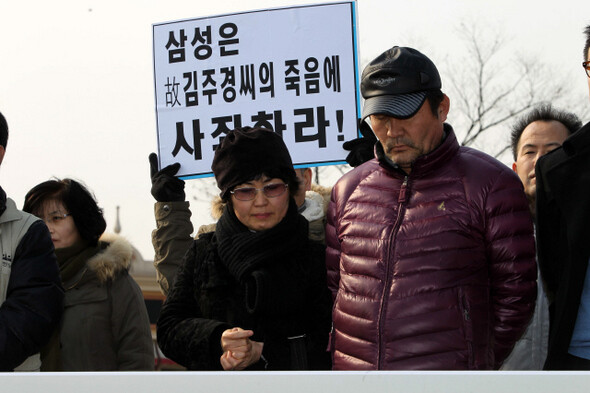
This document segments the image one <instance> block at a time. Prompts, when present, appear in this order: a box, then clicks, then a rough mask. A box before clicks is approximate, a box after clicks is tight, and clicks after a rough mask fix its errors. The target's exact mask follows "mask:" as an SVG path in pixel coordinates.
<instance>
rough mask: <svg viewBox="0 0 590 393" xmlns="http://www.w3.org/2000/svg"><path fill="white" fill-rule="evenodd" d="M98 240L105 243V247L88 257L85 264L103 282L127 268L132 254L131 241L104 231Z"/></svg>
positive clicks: (131, 259) (132, 256) (129, 265)
mask: <svg viewBox="0 0 590 393" xmlns="http://www.w3.org/2000/svg"><path fill="white" fill-rule="evenodd" d="M99 241H100V243H101V245H102V243H105V245H106V248H105V249H103V250H102V251H101V252H99V253H98V254H96V255H95V256H93V257H92V258H90V259H89V260H88V262H87V264H86V265H87V266H88V269H89V270H90V271H93V272H94V273H96V276H97V277H98V279H99V280H100V282H102V283H104V282H107V281H108V280H112V279H113V278H115V277H116V276H117V275H118V274H120V273H121V272H122V271H124V270H129V268H130V267H131V262H132V261H133V258H134V254H133V246H131V243H129V241H127V240H126V239H125V238H123V237H121V236H118V235H114V234H106V233H105V234H103V235H102V236H101V237H100V240H99Z"/></svg>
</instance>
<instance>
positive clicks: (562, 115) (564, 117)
mask: <svg viewBox="0 0 590 393" xmlns="http://www.w3.org/2000/svg"><path fill="white" fill-rule="evenodd" d="M535 121H558V122H560V123H561V124H563V125H564V126H565V128H567V130H568V132H569V134H570V135H571V134H573V133H574V132H576V130H578V129H579V128H580V127H582V122H581V121H580V119H579V118H578V116H576V115H575V114H574V113H571V112H566V111H564V110H561V109H557V108H554V107H553V106H551V104H541V105H538V106H536V107H534V108H533V109H531V111H530V112H527V113H525V114H524V115H523V116H521V117H520V118H518V119H517V120H516V122H515V123H514V125H513V126H512V131H511V133H510V147H511V149H512V156H513V157H514V161H516V158H517V155H518V142H520V137H521V136H522V133H523V132H524V129H525V128H527V126H528V125H529V124H531V123H533V122H535Z"/></svg>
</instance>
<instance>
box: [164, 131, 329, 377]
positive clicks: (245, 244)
mask: <svg viewBox="0 0 590 393" xmlns="http://www.w3.org/2000/svg"><path fill="white" fill-rule="evenodd" d="M212 170H213V173H214V174H215V179H216V180H217V185H218V187H219V189H220V190H221V195H220V196H221V199H222V200H223V201H224V203H225V207H224V210H223V214H222V216H221V218H220V219H219V221H218V222H217V225H216V227H215V232H209V233H206V234H203V235H201V236H200V237H199V238H198V239H197V240H195V241H194V242H193V245H192V247H191V248H190V249H189V251H188V253H187V254H186V256H185V257H184V260H183V263H182V265H181V267H180V268H179V271H178V273H177V277H176V280H175V282H174V285H173V287H172V289H171V290H170V292H169V293H168V297H167V298H166V301H165V302H164V305H163V307H162V311H161V314H160V317H159V319H158V323H157V337H158V344H159V346H160V348H161V349H162V351H163V352H164V354H165V355H166V356H167V357H169V358H170V359H172V360H174V361H176V362H177V363H179V364H181V365H183V366H185V367H187V368H188V369H190V370H244V369H246V370H256V369H258V370H263V369H266V370H308V369H313V370H315V369H329V367H330V358H329V354H328V353H327V351H326V346H327V343H328V333H329V330H330V313H331V309H332V302H331V298H330V293H329V291H328V288H327V285H326V271H325V267H324V263H323V261H324V255H325V253H324V249H325V248H324V246H323V245H322V244H321V243H318V242H315V241H312V240H310V239H309V237H308V236H309V229H308V226H309V223H308V221H307V220H306V219H305V218H304V217H303V216H301V215H300V214H299V213H298V211H297V210H298V209H297V205H296V203H295V200H294V198H293V197H294V196H295V195H296V194H297V191H298V189H299V186H300V185H299V181H298V179H297V176H296V174H295V171H294V169H293V164H292V161H291V157H290V155H289V152H288V150H287V147H286V146H285V144H284V142H283V140H282V138H281V137H280V136H279V135H278V134H276V133H274V132H273V131H270V130H266V129H263V128H249V127H244V128H238V129H235V130H233V131H231V132H229V133H228V135H227V136H226V137H225V138H224V139H223V142H222V143H221V145H220V147H219V148H217V150H216V151H215V156H214V159H213V164H212Z"/></svg>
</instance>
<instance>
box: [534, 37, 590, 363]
mask: <svg viewBox="0 0 590 393" xmlns="http://www.w3.org/2000/svg"><path fill="white" fill-rule="evenodd" d="M584 33H585V39H586V41H585V45H584V57H583V59H584V61H583V63H582V66H583V67H584V72H585V73H586V77H587V83H588V87H589V89H590V25H589V26H587V27H586V29H585V30H584ZM535 171H536V182H537V257H538V260H539V267H540V268H541V276H542V278H543V281H544V283H545V289H546V292H547V297H548V299H549V311H550V330H549V347H548V353H547V360H546V361H545V366H544V368H545V369H547V370H590V269H588V263H590V203H589V202H588V201H590V123H587V124H586V125H584V126H583V127H582V128H581V129H579V130H578V131H576V132H575V133H573V134H572V135H571V136H569V137H568V138H567V139H566V140H565V141H564V142H563V145H562V146H561V147H560V148H557V149H555V150H553V151H552V152H551V153H549V154H546V155H544V156H543V157H541V158H539V160H538V161H537V165H536V168H535Z"/></svg>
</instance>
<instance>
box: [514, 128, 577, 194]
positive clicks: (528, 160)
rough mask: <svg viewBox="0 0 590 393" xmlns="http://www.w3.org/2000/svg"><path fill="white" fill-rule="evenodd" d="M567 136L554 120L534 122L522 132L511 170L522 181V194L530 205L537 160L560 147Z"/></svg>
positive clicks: (534, 185)
mask: <svg viewBox="0 0 590 393" xmlns="http://www.w3.org/2000/svg"><path fill="white" fill-rule="evenodd" d="M568 136H569V132H568V129H567V128H566V127H565V126H564V125H563V124H561V123H560V122H558V121H555V120H551V121H534V122H532V123H531V124H529V125H528V126H527V127H526V128H525V129H524V131H523V132H522V135H521V136H520V140H519V141H518V145H517V149H516V162H515V163H514V164H512V169H513V170H514V172H516V174H517V175H518V177H519V178H520V181H522V184H523V186H524V192H525V193H526V195H527V197H528V198H529V201H530V202H531V203H532V202H534V200H535V192H536V190H537V182H536V178H535V164H536V163H537V160H538V159H539V157H541V156H543V155H545V154H547V153H549V152H550V151H552V150H554V149H557V148H558V147H559V146H561V144H562V143H563V141H564V140H565V139H566V138H567V137H568Z"/></svg>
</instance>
